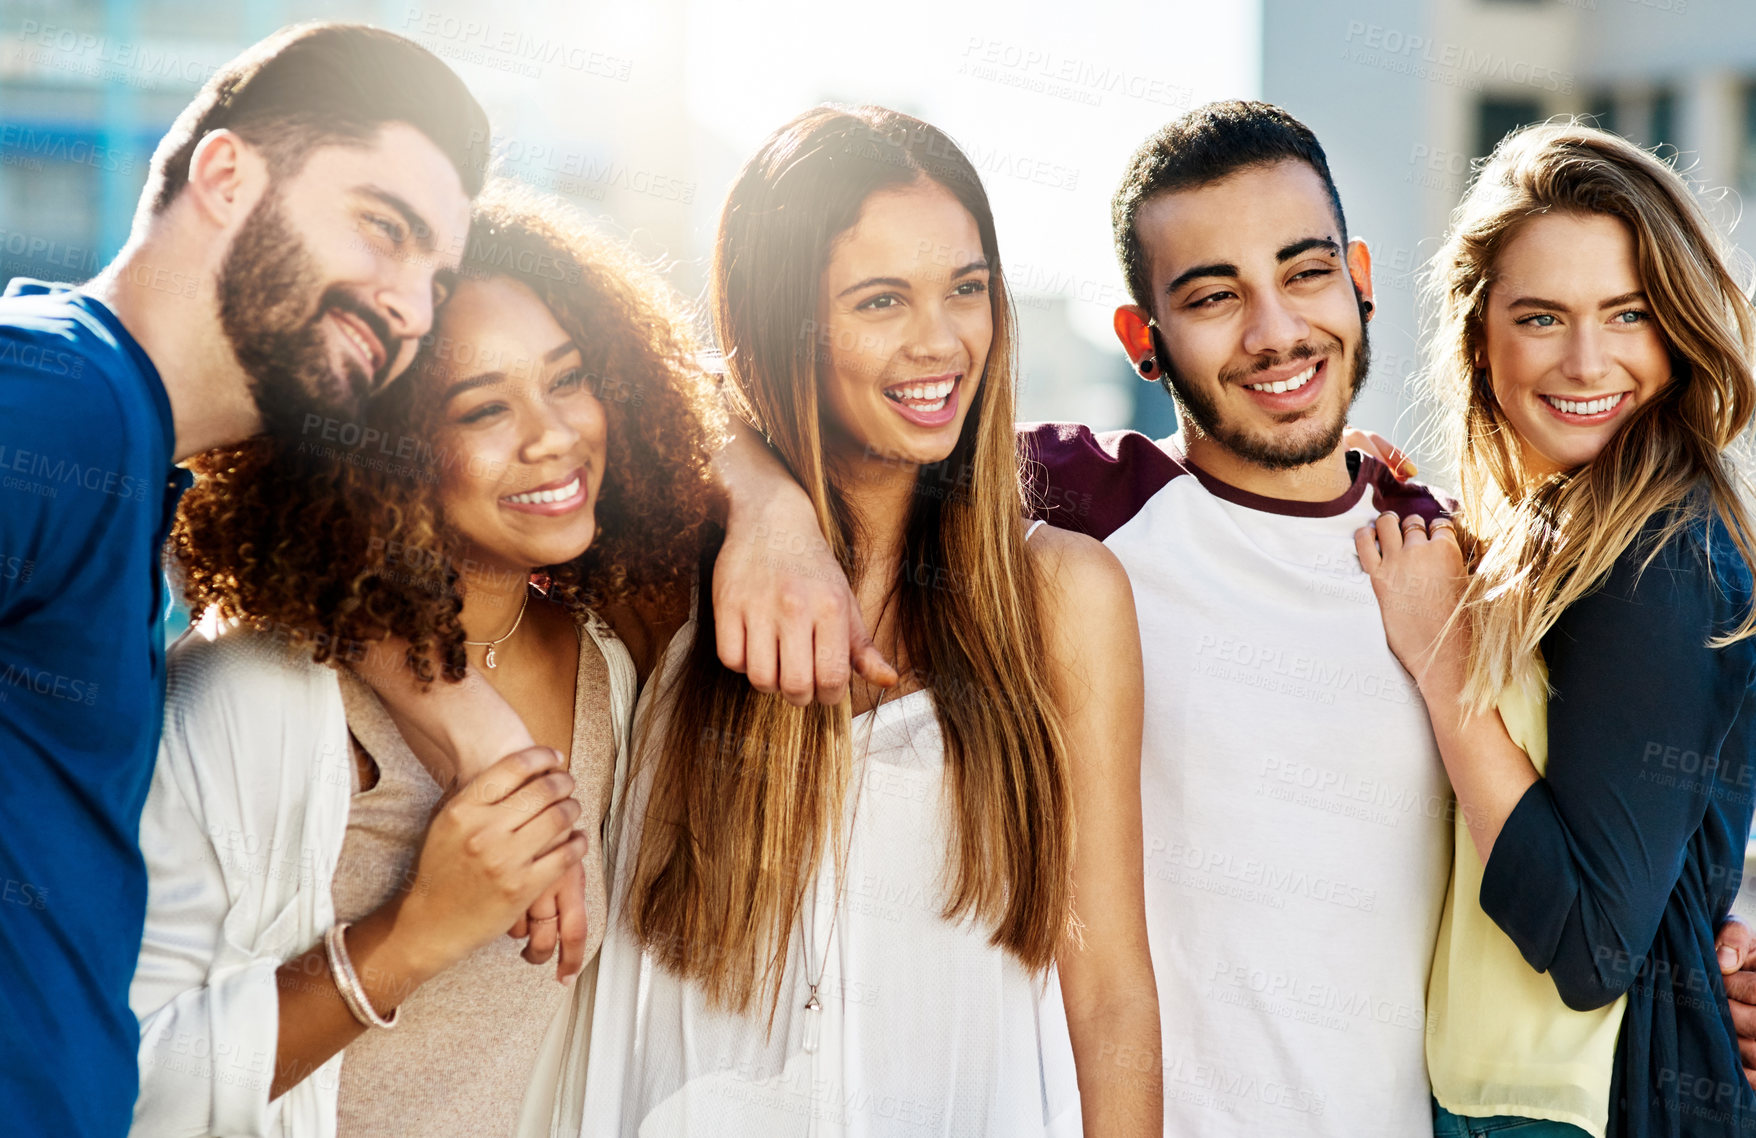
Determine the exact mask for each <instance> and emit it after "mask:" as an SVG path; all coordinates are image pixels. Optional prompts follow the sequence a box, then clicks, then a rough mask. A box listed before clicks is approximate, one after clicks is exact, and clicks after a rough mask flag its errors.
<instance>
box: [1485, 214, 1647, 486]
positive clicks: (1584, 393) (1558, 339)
mask: <svg viewBox="0 0 1756 1138" xmlns="http://www.w3.org/2000/svg"><path fill="white" fill-rule="evenodd" d="M1489 279H1490V281H1491V282H1492V283H1491V284H1490V285H1489V288H1488V296H1487V300H1486V302H1485V304H1484V305H1483V309H1484V310H1483V313H1482V322H1481V343H1480V344H1479V345H1477V350H1476V361H1477V365H1478V366H1483V367H1486V369H1487V380H1488V386H1489V388H1490V389H1491V390H1492V391H1493V395H1494V400H1495V402H1497V403H1498V404H1499V405H1500V409H1501V410H1502V411H1504V412H1505V415H1506V419H1507V421H1508V422H1510V423H1511V424H1512V429H1513V431H1514V432H1516V434H1517V436H1518V441H1519V444H1520V451H1521V454H1522V457H1523V460H1524V464H1525V467H1526V468H1527V470H1528V471H1529V472H1530V473H1531V474H1533V475H1545V474H1554V473H1559V472H1561V471H1566V470H1572V469H1575V468H1577V467H1580V466H1583V465H1585V464H1586V463H1587V462H1590V461H1591V460H1592V459H1593V458H1595V457H1596V456H1597V454H1598V452H1599V451H1601V450H1603V448H1604V446H1605V444H1607V443H1608V442H1609V441H1610V439H1611V437H1612V436H1614V435H1615V433H1616V432H1617V431H1618V430H1620V429H1621V427H1622V424H1624V423H1626V422H1627V421H1628V416H1629V415H1630V414H1632V413H1633V411H1634V409H1635V408H1636V407H1639V406H1640V405H1641V404H1643V403H1645V402H1647V401H1648V400H1650V399H1651V398H1652V397H1653V396H1654V395H1656V394H1657V393H1658V392H1659V391H1660V389H1662V388H1663V387H1664V386H1665V384H1667V383H1668V382H1670V379H1671V357H1670V350H1669V347H1668V345H1667V344H1666V342H1665V338H1664V335H1663V333H1662V332H1660V331H1659V327H1658V321H1657V320H1656V319H1655V318H1654V316H1653V312H1652V306H1651V305H1650V304H1648V303H1647V299H1646V295H1645V292H1644V288H1645V286H1644V284H1643V283H1642V281H1641V277H1640V267H1639V264H1638V262H1637V261H1636V259H1635V249H1634V234H1633V232H1632V231H1631V230H1630V229H1629V228H1628V226H1627V224H1626V223H1625V222H1623V221H1621V220H1620V219H1618V218H1614V217H1610V216H1607V215H1604V214H1583V213H1550V214H1544V215H1542V216H1539V217H1535V218H1532V219H1531V220H1529V221H1527V222H1525V223H1524V224H1523V225H1521V226H1520V227H1519V228H1518V230H1517V231H1516V232H1514V233H1513V234H1512V235H1511V236H1510V237H1508V238H1507V239H1506V241H1505V244H1504V245H1503V246H1502V247H1501V249H1500V253H1499V256H1498V257H1497V258H1496V259H1495V263H1494V265H1493V270H1492V273H1491V275H1490V278H1489Z"/></svg>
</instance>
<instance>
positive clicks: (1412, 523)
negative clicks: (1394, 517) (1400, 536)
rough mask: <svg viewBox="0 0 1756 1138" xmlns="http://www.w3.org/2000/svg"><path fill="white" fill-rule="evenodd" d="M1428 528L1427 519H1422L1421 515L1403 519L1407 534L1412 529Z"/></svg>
mask: <svg viewBox="0 0 1756 1138" xmlns="http://www.w3.org/2000/svg"><path fill="white" fill-rule="evenodd" d="M1426 528H1427V519H1426V518H1423V517H1421V515H1419V514H1410V515H1408V516H1407V517H1405V518H1403V519H1402V529H1403V532H1404V533H1407V532H1408V531H1409V530H1411V529H1426Z"/></svg>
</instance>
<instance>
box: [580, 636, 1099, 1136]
mask: <svg viewBox="0 0 1756 1138" xmlns="http://www.w3.org/2000/svg"><path fill="white" fill-rule="evenodd" d="M693 634H694V628H693V626H689V627H685V628H684V629H683V631H682V632H681V633H679V635H678V638H677V640H676V641H675V642H673V644H672V646H671V650H670V652H669V653H668V654H667V660H666V663H665V669H664V670H665V672H666V673H670V672H671V671H672V669H673V668H674V667H675V666H676V665H677V664H678V663H679V662H680V660H681V659H682V656H683V651H686V649H687V646H688V644H689V642H690V640H689V638H690V637H692V636H693ZM679 645H681V646H682V650H680V649H679ZM670 687H671V685H669V684H660V683H654V684H649V685H648V691H649V692H650V691H653V690H660V691H662V690H667V689H669V688H670ZM648 711H649V709H647V708H645V707H643V708H642V709H641V712H640V713H638V714H639V715H641V716H642V718H640V719H638V720H637V722H639V723H640V724H641V725H642V726H643V727H646V728H648V729H647V730H646V731H645V734H644V737H645V738H646V739H648V740H651V739H656V738H662V734H661V732H662V719H659V720H655V721H654V722H653V723H651V724H648V723H647V722H646V719H645V718H644V717H645V716H646V715H647V714H648ZM659 715H660V716H661V717H662V715H663V711H662V708H661V709H660V711H659ZM862 754H863V755H864V760H863V762H862V758H861V756H862ZM854 770H855V773H856V777H859V779H860V786H859V793H858V795H857V796H855V795H850V796H849V798H850V807H849V810H850V814H851V815H852V818H853V828H852V831H851V833H852V837H851V840H850V842H849V844H848V848H847V852H846V854H845V867H844V870H843V875H842V876H843V887H842V888H841V890H840V898H839V915H835V914H836V910H837V907H838V901H837V892H838V891H837V888H836V881H835V876H836V873H835V865H834V860H833V858H834V855H833V854H826V855H825V858H824V863H823V865H822V866H821V867H820V869H819V872H818V874H817V881H816V885H815V902H814V903H813V904H812V905H811V906H809V908H808V909H807V912H806V913H805V915H804V919H803V921H802V922H801V928H800V929H796V930H795V933H794V937H793V940H792V946H791V951H790V955H789V958H788V961H787V968H786V973H785V975H784V978H783V979H782V982H781V998H780V1003H779V1006H778V1008H777V1009H776V1011H775V1015H774V1026H773V1031H772V1034H765V1032H764V1021H765V1019H766V1012H767V1008H766V1005H765V1004H764V1005H762V1006H761V1007H760V1009H759V1010H758V1011H755V1012H752V1013H750V1014H747V1015H743V1016H740V1015H734V1014H731V1013H727V1012H723V1011H717V1010H713V1009H710V1008H709V1007H708V1006H707V1001H706V999H705V998H704V996H703V995H702V993H701V991H700V989H699V988H697V987H696V986H695V985H693V984H690V983H686V982H684V981H682V980H680V979H678V978H677V977H676V976H674V975H672V974H671V973H669V972H666V971H664V970H663V969H661V968H659V967H657V966H656V965H655V964H654V963H653V962H652V961H651V960H650V959H649V958H647V957H646V956H645V955H644V954H643V953H642V952H641V951H640V949H639V947H638V946H637V945H636V944H634V943H633V941H632V940H631V938H630V937H629V936H628V933H627V931H626V929H625V928H624V926H623V924H622V921H621V919H620V913H621V911H622V899H623V896H624V891H625V888H626V883H627V882H626V878H627V873H628V871H629V869H630V866H631V863H632V860H633V851H634V849H635V848H636V846H637V843H638V841H639V833H638V829H637V828H638V826H639V820H640V819H641V818H642V817H643V816H644V814H645V804H646V796H647V792H648V787H647V786H646V785H645V780H642V782H641V783H640V784H637V785H636V786H634V787H633V788H631V789H630V792H629V794H628V796H627V806H626V812H625V813H624V814H623V816H622V817H623V818H624V819H625V820H626V825H622V826H621V827H620V830H621V832H620V833H619V834H618V835H617V837H616V838H615V846H616V849H617V851H618V856H617V864H618V873H617V889H616V892H615V895H614V896H613V898H612V903H611V904H612V921H611V925H612V927H611V928H610V929H609V930H608V933H607V935H606V936H605V938H604V946H603V950H602V954H601V956H600V960H599V972H598V994H597V1008H596V1015H595V1017H594V1020H593V1024H592V1041H591V1058H590V1062H589V1065H588V1067H587V1071H588V1075H587V1086H586V1105H585V1134H586V1135H588V1136H596V1135H604V1136H610V1135H614V1136H617V1138H623V1136H634V1135H642V1136H644V1135H662V1136H665V1138H670V1136H672V1135H713V1136H716V1138H786V1136H793V1135H797V1136H819V1135H821V1136H831V1135H833V1136H847V1138H866V1136H874V1138H875V1136H890V1135H945V1136H947V1138H949V1136H953V1135H955V1136H957V1138H971V1136H982V1135H989V1136H993V1138H1023V1136H1029V1135H1054V1136H1061V1135H1076V1134H1078V1133H1079V1132H1080V1116H1079V1092H1078V1086H1077V1083H1076V1081H1075V1074H1074V1067H1073V1050H1072V1046H1071V1044H1070V1042H1069V1040H1068V1034H1067V1021H1066V1013H1065V1011H1064V1010H1063V1007H1062V1003H1061V991H1060V982H1059V980H1058V978H1057V977H1056V975H1055V973H1054V972H1053V971H1052V970H1051V971H1050V972H1049V974H1048V975H1047V976H1046V977H1044V978H1040V979H1039V978H1035V977H1033V976H1032V975H1031V974H1030V973H1029V972H1027V971H1026V970H1025V968H1024V967H1023V965H1021V964H1020V963H1019V961H1018V959H1017V958H1016V957H1015V956H1013V955H1012V954H1010V953H1008V952H1006V951H1004V950H1002V949H999V948H995V947H993V946H992V945H990V944H989V943H988V937H989V930H988V929H987V928H985V927H981V926H977V925H975V924H973V923H971V922H969V921H957V922H953V921H948V920H946V919H944V918H943V917H942V916H940V913H941V910H942V908H943V902H944V892H943V890H944V888H945V882H946V879H947V875H946V865H947V850H948V849H949V845H948V840H949V830H948V819H947V807H946V801H947V794H948V788H947V787H946V785H945V778H944V743H943V740H942V738H941V735H940V731H939V722H938V719H937V717H936V716H935V715H934V710H933V697H932V695H931V693H929V692H927V691H924V690H923V691H915V692H911V693H909V694H908V695H905V696H901V697H898V698H896V699H894V700H890V701H887V702H886V703H884V704H881V705H880V706H879V707H877V708H876V709H874V710H872V711H870V712H867V713H866V714H864V715H860V716H856V717H855V719H854ZM856 797H857V799H858V802H857V805H854V804H853V802H852V801H851V800H853V799H854V798H856ZM832 919H833V929H832V928H831V925H832ZM807 972H809V974H810V976H811V978H812V979H818V978H819V977H821V978H820V979H818V989H817V998H818V1001H819V1004H820V1006H821V1011H818V1012H808V1011H806V1010H805V1005H806V1002H807V1000H808V998H809V995H810V984H809V983H808V981H807V980H806V973H807ZM812 1018H815V1019H817V1020H818V1021H819V1022H818V1024H817V1026H816V1036H817V1039H816V1046H815V1048H814V1049H809V1048H808V1047H807V1034H808V1033H809V1032H811V1030H812V1028H811V1026H810V1024H809V1021H810V1020H811V1019H812Z"/></svg>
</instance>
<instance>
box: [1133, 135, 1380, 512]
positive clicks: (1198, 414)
mask: <svg viewBox="0 0 1756 1138" xmlns="http://www.w3.org/2000/svg"><path fill="white" fill-rule="evenodd" d="M1135 231H1136V233H1137V234H1138V236H1139V239H1140V242H1141V246H1142V249H1143V251H1144V253H1145V257H1146V261H1147V266H1148V271H1149V275H1150V279H1151V287H1152V295H1153V298H1154V311H1152V312H1147V311H1146V310H1144V309H1142V308H1138V307H1135V306H1133V305H1129V306H1125V307H1124V308H1123V309H1121V310H1119V311H1118V312H1117V333H1118V335H1119V336H1120V337H1121V339H1122V341H1123V344H1124V346H1125V347H1127V348H1128V349H1129V351H1130V353H1131V354H1134V355H1135V356H1136V358H1137V359H1139V358H1142V357H1144V356H1146V355H1152V356H1153V357H1154V361H1155V364H1156V367H1157V369H1158V375H1162V376H1163V377H1164V378H1165V379H1166V380H1167V382H1168V383H1169V384H1170V386H1171V387H1172V389H1173V391H1174V393H1175V395H1176V398H1177V403H1178V409H1179V413H1180V414H1181V417H1182V419H1183V423H1184V438H1185V447H1186V449H1187V451H1188V454H1189V457H1190V458H1191V459H1192V460H1194V461H1195V462H1196V463H1197V464H1199V465H1201V466H1202V467H1203V468H1204V469H1207V470H1209V471H1210V472H1212V473H1214V474H1215V475H1218V476H1219V477H1221V478H1222V479H1225V480H1226V481H1229V482H1232V483H1234V484H1235V485H1240V486H1245V487H1246V488H1252V489H1259V490H1260V491H1261V492H1265V493H1273V494H1276V495H1278V496H1302V495H1303V494H1305V493H1306V491H1303V490H1300V489H1299V488H1298V486H1299V485H1301V484H1304V485H1308V486H1314V485H1316V483H1315V482H1312V481H1311V480H1310V479H1309V478H1308V477H1307V473H1306V472H1308V469H1309V468H1311V467H1312V466H1314V465H1316V464H1321V463H1325V462H1328V463H1331V464H1337V463H1340V462H1341V461H1342V459H1341V450H1340V441H1341V434H1342V430H1343V427H1344V426H1345V423H1346V417H1347V410H1348V407H1349V406H1350V405H1351V404H1352V402H1353V399H1354V396H1355V395H1356V394H1357V393H1358V390H1359V387H1360V384H1361V382H1362V381H1363V379H1364V378H1365V372H1366V366H1367V356H1368V353H1367V348H1366V335H1365V322H1364V318H1363V314H1362V311H1361V302H1362V300H1364V299H1369V298H1370V296H1371V287H1372V286H1371V261H1370V258H1369V256H1368V255H1367V253H1366V249H1365V246H1364V245H1363V244H1361V243H1360V242H1357V241H1356V242H1352V243H1348V244H1346V245H1345V246H1344V242H1346V236H1345V234H1344V233H1343V232H1342V230H1341V226H1340V223H1339V220H1338V219H1337V217H1336V215H1335V210H1334V207H1333V206H1332V205H1331V201H1330V196H1329V191H1328V189H1327V187H1326V186H1325V184H1324V182H1323V180H1322V178H1321V177H1320V176H1319V175H1318V173H1317V171H1316V170H1315V169H1313V168H1312V167H1311V166H1310V165H1309V164H1307V163H1305V162H1302V161H1296V160H1288V161H1281V162H1274V163H1271V164H1269V165H1266V166H1253V167H1246V168H1244V169H1242V170H1239V171H1237V172H1235V173H1232V174H1229V175H1227V176H1225V177H1223V178H1220V179H1218V180H1217V181H1213V182H1210V183H1207V184H1204V185H1200V186H1196V187H1193V188H1190V189H1186V190H1178V191H1172V192H1167V193H1163V194H1161V195H1159V196H1157V197H1154V198H1151V199H1149V200H1148V201H1146V202H1145V204H1143V205H1142V206H1141V207H1140V209H1139V212H1138V213H1137V215H1136V217H1135ZM1356 290H1357V291H1356ZM1149 321H1150V328H1149ZM1149 337H1150V338H1149ZM1158 375H1154V376H1152V378H1158ZM1325 469H1326V470H1327V468H1325ZM1336 469H1337V470H1345V467H1341V466H1337V467H1336ZM1286 472H1294V474H1293V477H1292V478H1291V479H1289V478H1288V477H1286ZM1329 473H1330V474H1334V473H1335V472H1334V471H1329ZM1333 481H1334V479H1333V478H1330V479H1329V480H1328V481H1325V482H1323V486H1324V487H1329V483H1330V482H1333ZM1283 484H1284V485H1283ZM1343 487H1345V481H1344V483H1343ZM1316 492H1319V493H1327V489H1319V490H1318V491H1316ZM1335 492H1337V493H1339V492H1340V489H1339V488H1337V489H1336V491H1335Z"/></svg>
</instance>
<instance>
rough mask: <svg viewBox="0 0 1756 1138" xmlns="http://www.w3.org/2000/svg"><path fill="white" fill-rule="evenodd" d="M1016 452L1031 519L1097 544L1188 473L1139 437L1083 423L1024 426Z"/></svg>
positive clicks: (1154, 445)
mask: <svg viewBox="0 0 1756 1138" xmlns="http://www.w3.org/2000/svg"><path fill="white" fill-rule="evenodd" d="M1018 446H1019V453H1020V456H1021V459H1022V466H1023V472H1024V481H1025V496H1026V509H1027V510H1028V511H1029V513H1030V516H1031V517H1033V518H1041V519H1042V520H1043V521H1046V522H1048V523H1049V524H1050V525H1052V526H1055V527H1057V528H1059V529H1067V530H1073V531H1074V532H1076V533H1083V534H1088V535H1089V536H1091V537H1095V538H1097V539H1098V540H1099V541H1102V540H1104V539H1105V538H1107V537H1109V536H1110V534H1112V533H1114V532H1115V531H1116V530H1118V529H1120V528H1121V526H1122V525H1123V524H1124V523H1125V522H1127V521H1128V519H1129V518H1132V517H1133V516H1134V515H1135V514H1136V513H1138V512H1139V511H1140V507H1142V506H1144V505H1145V504H1146V502H1147V500H1148V499H1149V498H1151V497H1152V496H1153V495H1154V494H1157V493H1158V492H1159V491H1160V490H1161V489H1163V488H1164V486H1165V483H1167V482H1169V481H1170V480H1171V479H1172V478H1174V477H1176V476H1177V475H1178V474H1182V473H1186V470H1185V468H1183V467H1181V466H1179V465H1178V464H1177V462H1176V460H1175V459H1173V458H1172V457H1171V456H1170V455H1168V454H1166V453H1165V452H1164V450H1163V449H1162V448H1161V447H1159V445H1158V444H1157V443H1155V442H1153V441H1152V440H1151V439H1149V438H1147V437H1146V436H1145V435H1143V434H1140V433H1139V432H1138V431H1106V432H1104V433H1103V434H1097V433H1094V432H1093V431H1092V429H1091V428H1090V427H1087V426H1084V425H1083V424H1080V423H1025V424H1021V425H1020V426H1019V428H1018Z"/></svg>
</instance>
